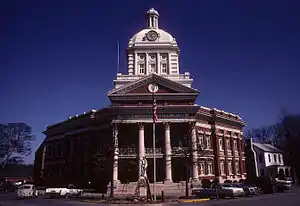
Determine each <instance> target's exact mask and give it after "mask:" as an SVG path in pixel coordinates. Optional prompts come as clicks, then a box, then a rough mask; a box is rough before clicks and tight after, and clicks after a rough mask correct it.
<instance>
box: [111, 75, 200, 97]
mask: <svg viewBox="0 0 300 206" xmlns="http://www.w3.org/2000/svg"><path fill="white" fill-rule="evenodd" d="M149 84H156V85H157V86H158V91H157V92H156V93H157V94H176V93H177V94H179V93H183V94H195V95H198V94H199V91H198V90H196V89H193V88H190V87H187V86H185V85H182V84H180V83H177V82H175V81H172V80H170V79H167V78H164V77H161V76H159V75H156V74H150V75H148V76H146V77H144V78H141V79H139V80H137V81H135V82H132V83H129V84H127V85H124V86H122V87H120V88H117V89H113V90H111V91H110V92H108V94H107V95H108V96H116V95H117V96H118V95H135V94H136V95H140V94H146V95H147V94H151V93H150V91H149V90H148V85H149Z"/></svg>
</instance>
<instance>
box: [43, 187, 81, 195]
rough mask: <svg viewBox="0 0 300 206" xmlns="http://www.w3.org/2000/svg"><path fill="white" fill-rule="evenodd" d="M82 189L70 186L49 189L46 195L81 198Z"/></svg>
mask: <svg viewBox="0 0 300 206" xmlns="http://www.w3.org/2000/svg"><path fill="white" fill-rule="evenodd" d="M82 192H83V190H82V189H76V187H75V185H72V184H70V185H68V186H67V187H57V188H47V189H46V192H45V194H46V195H47V196H49V197H50V198H52V197H66V198H69V197H79V196H80V195H81V194H82Z"/></svg>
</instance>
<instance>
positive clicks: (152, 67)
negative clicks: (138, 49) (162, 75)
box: [150, 64, 156, 73]
mask: <svg viewBox="0 0 300 206" xmlns="http://www.w3.org/2000/svg"><path fill="white" fill-rule="evenodd" d="M150 73H156V65H155V64H150Z"/></svg>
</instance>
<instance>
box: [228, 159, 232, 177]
mask: <svg viewBox="0 0 300 206" xmlns="http://www.w3.org/2000/svg"><path fill="white" fill-rule="evenodd" d="M228 174H232V163H231V161H228Z"/></svg>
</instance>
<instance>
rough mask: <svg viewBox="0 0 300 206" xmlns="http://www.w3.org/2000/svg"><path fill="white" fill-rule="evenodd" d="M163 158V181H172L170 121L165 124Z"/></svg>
mask: <svg viewBox="0 0 300 206" xmlns="http://www.w3.org/2000/svg"><path fill="white" fill-rule="evenodd" d="M164 125H165V158H166V159H165V160H166V164H165V165H166V176H165V180H164V183H172V182H173V180H172V161H171V160H172V158H171V156H172V150H171V135H170V123H169V122H166V123H165V124H164Z"/></svg>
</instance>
